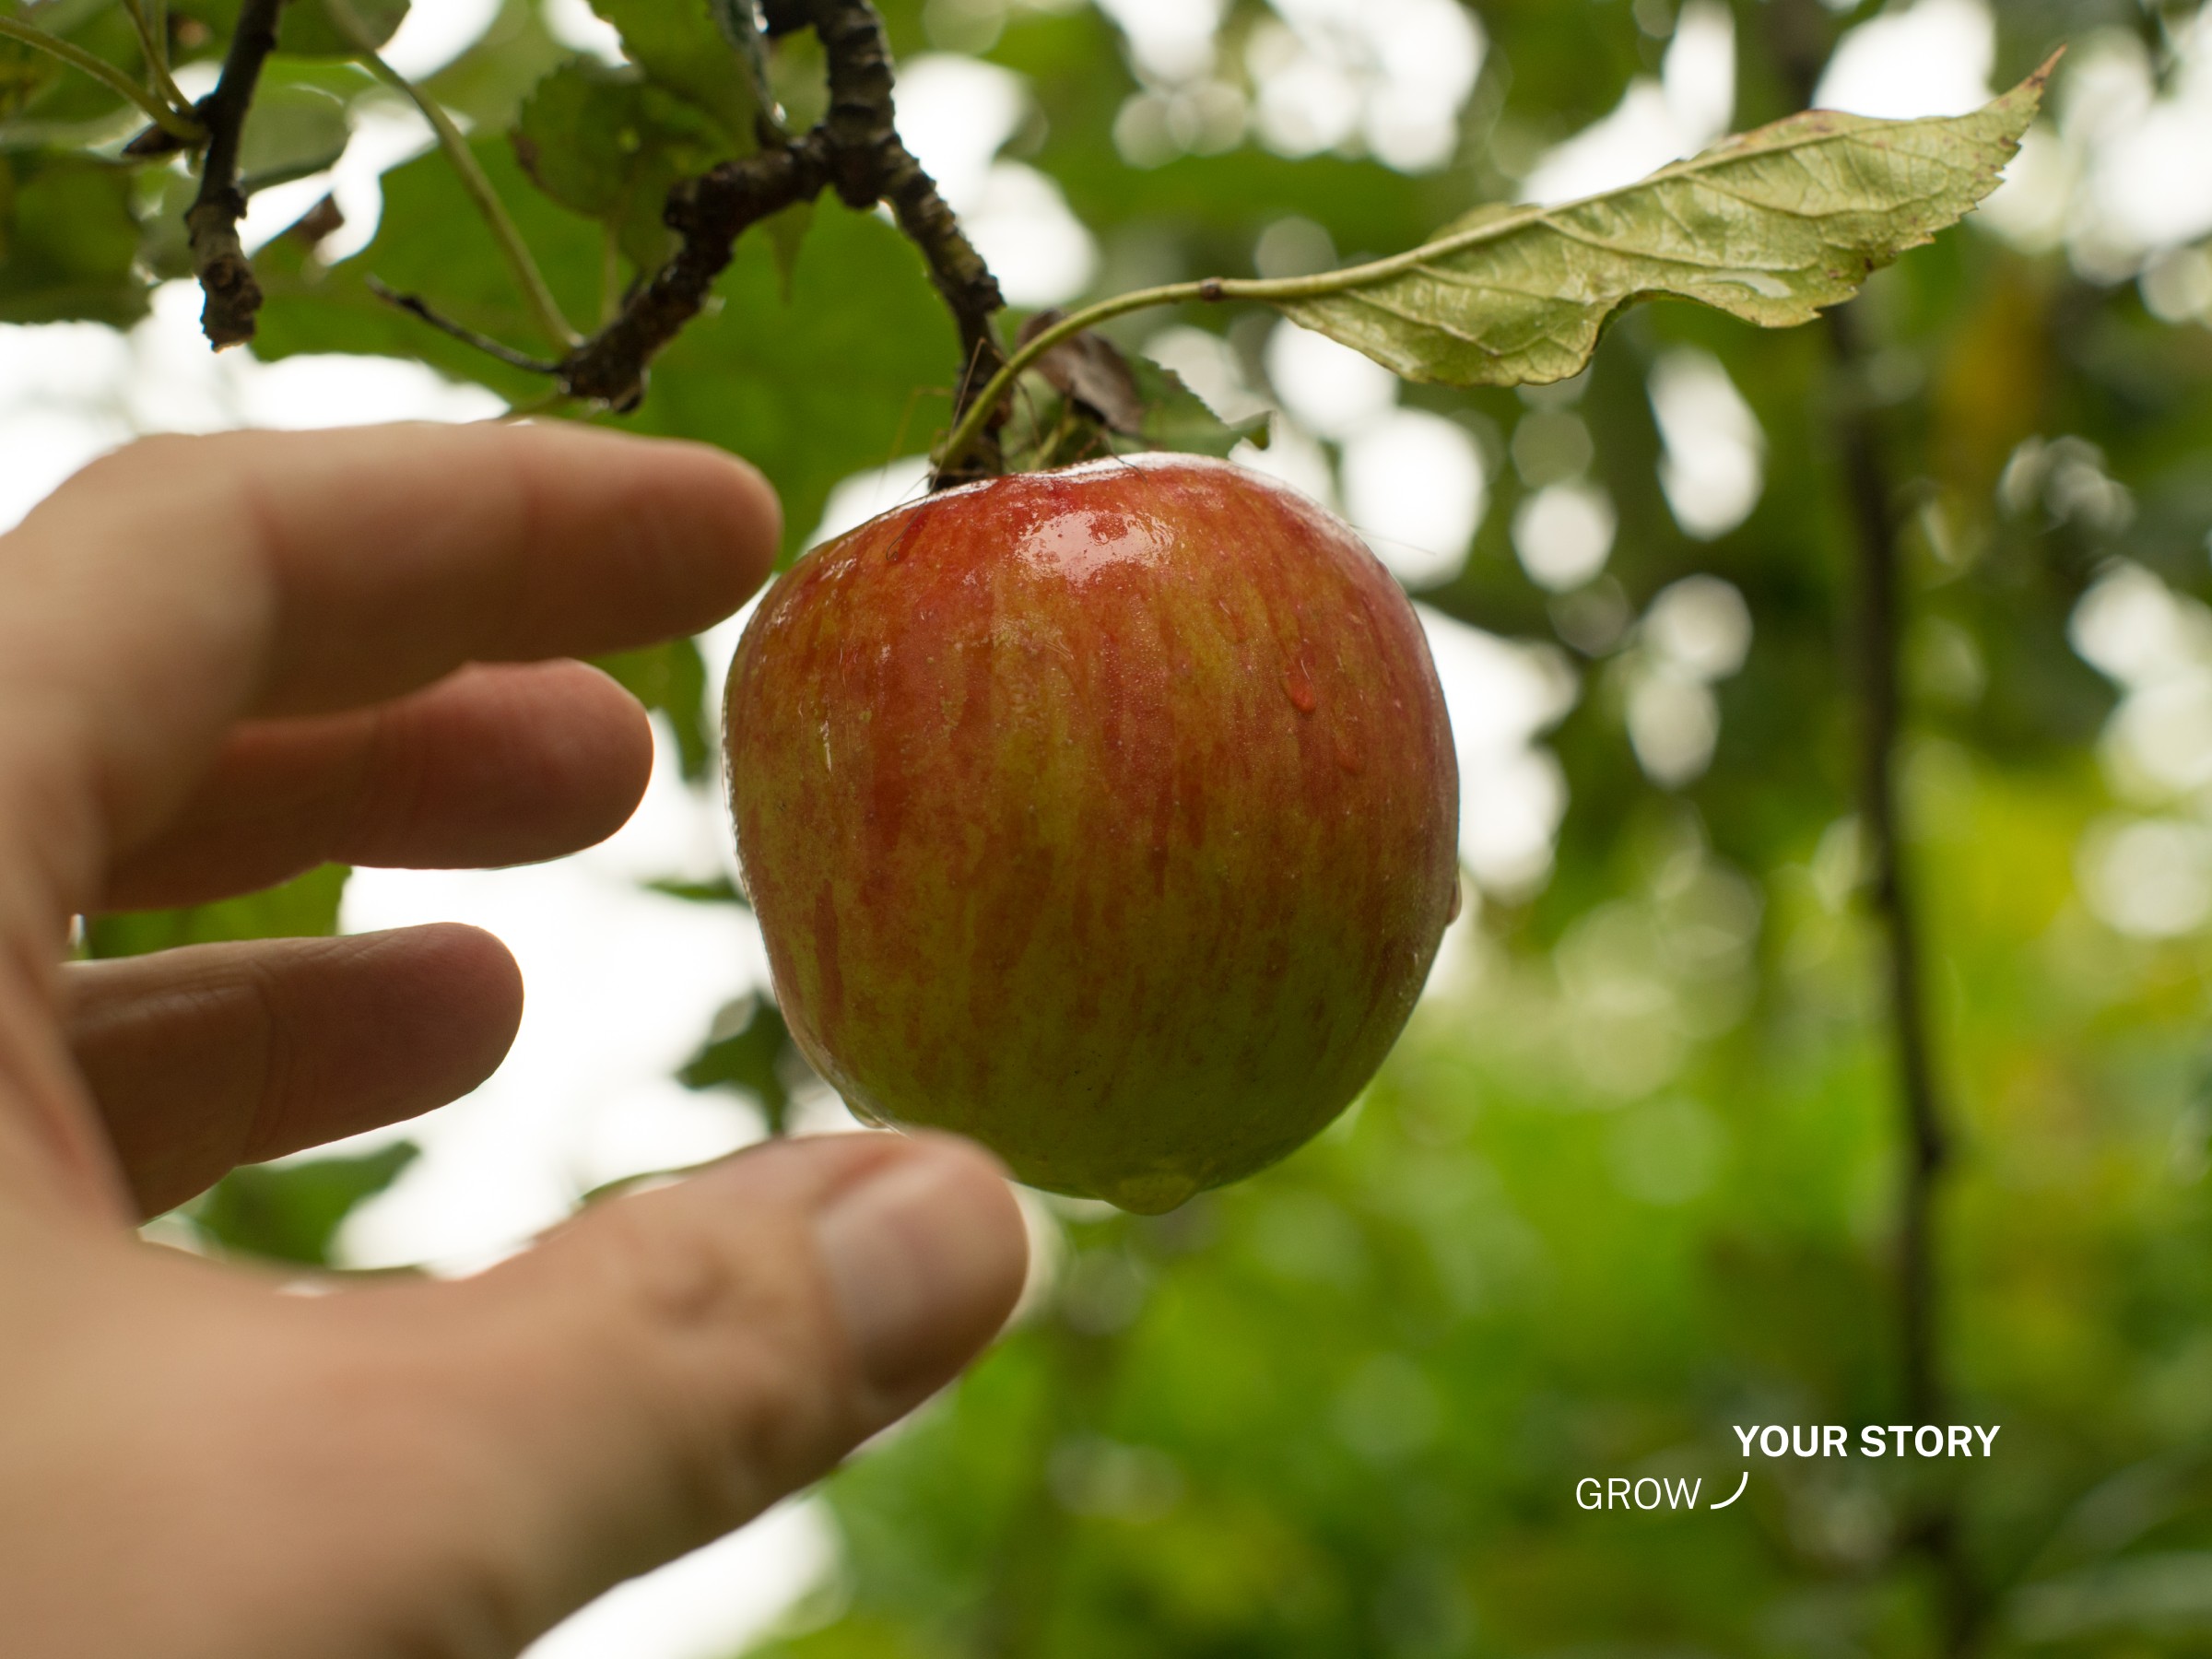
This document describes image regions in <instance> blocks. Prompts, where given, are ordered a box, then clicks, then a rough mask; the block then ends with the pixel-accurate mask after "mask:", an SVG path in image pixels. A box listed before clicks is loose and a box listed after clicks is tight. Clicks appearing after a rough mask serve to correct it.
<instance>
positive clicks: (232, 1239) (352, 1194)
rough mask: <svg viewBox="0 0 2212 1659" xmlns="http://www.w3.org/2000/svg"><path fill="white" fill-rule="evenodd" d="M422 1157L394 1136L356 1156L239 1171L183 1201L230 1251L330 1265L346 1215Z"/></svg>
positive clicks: (190, 1217) (201, 1227)
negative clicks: (333, 1246) (334, 1242)
mask: <svg viewBox="0 0 2212 1659" xmlns="http://www.w3.org/2000/svg"><path fill="white" fill-rule="evenodd" d="M416 1156H417V1148H416V1147H415V1145H414V1144H413V1143H412V1142H410V1141H395V1142H394V1143H393V1144H392V1145H391V1146H389V1147H380V1148H378V1149H377V1150H376V1151H374V1152H363V1153H359V1154H357V1155H354V1156H352V1157H347V1158H313V1159H298V1160H295V1161H292V1162H288V1163H281V1164H256V1165H253V1166H252V1167H251V1168H247V1169H241V1170H234V1171H231V1173H230V1174H229V1175H228V1176H227V1177H225V1178H224V1179H223V1180H222V1181H221V1182H218V1183H217V1185H215V1186H214V1187H213V1188H211V1189H209V1190H208V1191H207V1192H206V1193H204V1194H201V1195H200V1196H199V1197H197V1198H195V1199H194V1200H193V1201H192V1203H190V1204H189V1205H187V1206H185V1207H184V1211H183V1215H184V1218H185V1220H186V1221H187V1222H188V1223H189V1224H190V1225H191V1227H192V1229H193V1230H194V1232H195V1233H197V1234H198V1235H199V1236H200V1237H201V1238H202V1239H204V1240H206V1242H207V1243H209V1244H210V1245H212V1246H214V1247H215V1248H216V1249H218V1250H221V1251H224V1252H227V1253H230V1254H234V1255H245V1256H253V1257H255V1258H258V1259H260V1260H263V1261H270V1262H291V1263H295V1264H297V1265H300V1266H302V1267H327V1266H329V1265H331V1260H330V1249H331V1244H332V1242H333V1241H335V1239H336V1238H337V1236H338V1228H339V1227H340V1226H341V1225H342V1224H343V1223H344V1221H345V1219H346V1218H347V1216H349V1215H351V1214H352V1213H353V1211H354V1209H355V1207H356V1206H359V1205H361V1204H363V1203H365V1202H367V1201H368V1200H369V1199H371V1198H373V1197H375V1196H376V1195H377V1194H379V1193H381V1192H382V1191H383V1190H384V1189H385V1188H386V1187H388V1186H390V1185H391V1184H392V1183H393V1182H394V1181H396V1180H398V1179H399V1177H400V1174H401V1172H402V1171H405V1170H406V1167H407V1166H408V1165H409V1164H411V1163H413V1162H414V1161H415V1159H416Z"/></svg>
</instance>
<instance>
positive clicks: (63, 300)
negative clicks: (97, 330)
mask: <svg viewBox="0 0 2212 1659" xmlns="http://www.w3.org/2000/svg"><path fill="white" fill-rule="evenodd" d="M0 171H5V172H6V173H8V175H9V177H10V180H11V183H12V189H10V188H8V187H4V186H0V323H61V322H70V321H82V322H90V323H109V324H114V325H116V326H117V327H123V326H126V325H128V324H132V323H135V322H136V321H137V320H138V319H139V318H140V317H142V316H144V315H145V314H146V284H145V282H144V281H143V280H142V279H141V278H140V277H138V275H137V273H136V272H135V269H134V264H135V260H136V259H137V256H138V221H137V218H135V216H134V215H133V214H132V212H131V196H132V178H131V171H130V170H129V169H128V168H123V167H116V166H113V165H112V164H110V163H108V162H106V161H102V160H98V159H93V158H90V157H82V156H60V155H54V154H52V153H45V154H37V153H34V154H31V155H19V156H15V157H0ZM11 197H12V200H11V199H10V198H11Z"/></svg>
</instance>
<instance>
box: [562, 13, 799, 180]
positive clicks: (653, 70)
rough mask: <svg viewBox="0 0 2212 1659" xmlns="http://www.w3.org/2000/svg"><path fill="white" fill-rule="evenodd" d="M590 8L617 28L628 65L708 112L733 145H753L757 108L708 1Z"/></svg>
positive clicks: (742, 68)
mask: <svg viewBox="0 0 2212 1659" xmlns="http://www.w3.org/2000/svg"><path fill="white" fill-rule="evenodd" d="M592 9H593V10H594V12H596V13H598V14H599V16H600V17H601V18H604V19H605V20H606V21H607V22H609V23H612V24H613V25H614V26H615V27H616V28H617V29H619V30H620V31H621V34H622V50H623V51H624V52H626V53H629V59H630V61H631V62H632V63H634V64H636V65H638V66H639V67H640V68H641V69H642V70H644V72H645V73H646V74H647V75H648V76H651V77H652V78H653V80H654V81H656V82H658V83H659V84H660V85H662V86H664V87H665V88H668V89H669V90H670V91H672V92H676V93H677V94H680V95H681V96H682V97H684V98H687V99H688V100H690V101H691V102H692V103H694V104H696V105H698V106H699V107H700V109H702V110H704V111H706V112H707V113H708V114H710V115H712V116H713V117H714V119H715V120H716V121H718V122H720V123H721V124H722V128H723V131H724V135H726V136H727V137H728V138H729V140H730V142H731V143H732V144H734V145H735V146H736V147H738V149H740V150H741V151H749V150H751V149H753V148H754V147H755V142H754V135H753V123H754V120H755V118H756V117H757V116H758V115H759V114H760V112H761V106H760V103H759V100H758V99H756V98H755V97H754V95H753V91H752V87H751V81H750V78H749V76H747V73H746V68H745V65H743V64H742V63H740V62H739V61H738V58H737V55H736V53H734V52H733V51H732V50H731V49H730V44H729V42H728V41H725V40H724V38H723V34H722V30H721V29H718V28H716V27H715V24H714V19H713V18H712V16H710V15H709V12H708V9H707V0H592Z"/></svg>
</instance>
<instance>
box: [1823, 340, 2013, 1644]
mask: <svg viewBox="0 0 2212 1659" xmlns="http://www.w3.org/2000/svg"><path fill="white" fill-rule="evenodd" d="M1826 322H1827V325H1828V333H1829V338H1830V341H1831V342H1832V344H1833V346H1834V347H1835V353H1836V358H1837V361H1838V363H1839V364H1840V366H1841V367H1842V368H1843V369H1845V370H1846V371H1853V370H1855V369H1856V368H1857V367H1858V366H1859V365H1860V363H1861V361H1862V360H1863V353H1862V351H1861V348H1860V345H1859V341H1858V331H1857V328H1856V325H1855V323H1854V321H1853V317H1852V315H1851V313H1850V312H1848V311H1834V312H1829V313H1828V315H1827V319H1826ZM1852 378H1853V380H1855V379H1856V376H1855V375H1853V376H1852ZM1845 395H1846V397H1847V398H1848V399H1849V401H1848V402H1847V403H1846V405H1845V406H1844V407H1843V408H1842V409H1841V411H1840V412H1839V414H1838V418H1837V432H1836V438H1837V443H1838V448H1839V450H1840V453H1841V459H1842V465H1843V481H1844V487H1845V490H1846V493H1847V495H1848V498H1849V499H1848V506H1849V510H1850V513H1851V523H1852V528H1853V543H1854V558H1853V587H1854V589H1855V606H1854V609H1855V616H1854V618H1853V624H1854V626H1853V659H1854V668H1855V678H1856V680H1857V682H1858V684H1857V689H1858V695H1859V724H1858V759H1857V771H1858V815H1859V829H1860V834H1861V836H1862V838H1863V841H1864V845H1865V868H1866V880H1865V900H1866V905H1867V909H1868V910H1869V912H1871V913H1872V916H1873V919H1874V923H1875V926H1876V927H1877V930H1878V931H1879V933H1880V935H1881V950H1882V969H1883V981H1884V984H1883V991H1884V995H1885V999H1886V1003H1887V1008H1888V1024H1889V1041H1890V1047H1891V1063H1892V1065H1894V1066H1895V1068H1896V1073H1895V1075H1896V1078H1897V1091H1898V1099H1899V1103H1900V1107H1901V1115H1902V1118H1903V1123H1902V1124H1901V1128H1902V1131H1903V1134H1902V1137H1901V1138H1902V1146H1901V1153H1902V1157H1901V1163H1902V1168H1901V1170H1900V1196H1899V1205H1898V1231H1897V1264H1896V1272H1897V1298H1898V1357H1899V1365H1900V1383H1901V1386H1900V1393H1901V1395H1902V1398H1901V1400H1900V1413H1901V1415H1902V1416H1903V1418H1904V1419H1905V1420H1906V1421H1908V1422H1914V1423H1940V1422H1945V1421H1947V1420H1948V1411H1947V1403H1946V1390H1945V1387H1944V1382H1943V1370H1942V1354H1941V1352H1940V1347H1939V1343H1938V1336H1937V1333H1938V1329H1939V1319H1938V1314H1939V1312H1940V1309H1939V1303H1938V1297H1937V1290H1938V1275H1937V1263H1936V1222H1937V1216H1936V1204H1937V1199H1938V1197H1939V1195H1940V1186H1941V1182H1942V1176H1943V1172H1944V1170H1945V1168H1946V1167H1947V1164H1948V1163H1949V1161H1950V1138H1949V1135H1948V1134H1947V1130H1946V1127H1945V1124H1946V1121H1947V1113H1946V1112H1945V1110H1944V1105H1943V1099H1942V1094H1941V1091H1940V1089H1939V1088H1938V1087H1937V1085H1936V1081H1935V1058H1934V1050H1933V1043H1932V1041H1931V1040H1930V1036H1929V1031H1928V1013H1927V996H1926V990H1925V984H1924V975H1923V971H1922V970H1923V964H1924V951H1923V947H1922V935H1921V924H1920V915H1919V912H1918V911H1917V910H1916V909H1915V908H1914V904H1913V889H1912V883H1911V880H1910V878H1909V877H1908V874H1907V871H1906V869H1905V863H1904V853H1903V847H1902V841H1903V831H1902V829H1901V814H1900V811H1899V808H1898V802H1897V759H1898V748H1899V739H1900V733H1901V730H1902V726H1903V697H1902V692H1901V688H1900V673H1899V667H1898V638H1899V635H1900V632H1901V630H1902V627H1903V616H1902V609H1903V607H1902V603H1901V600H1900V595H1899V564H1900V560H1899V557H1898V552H1899V549H1898V535H1897V516H1896V508H1895V492H1894V489H1893V487H1892V485H1891V482H1890V479H1889V476H1888V469H1887V467H1885V466H1884V465H1883V462H1882V456H1881V449H1880V434H1879V432H1878V431H1877V427H1876V422H1875V419H1874V417H1873V415H1872V413H1871V412H1870V411H1869V410H1868V409H1867V407H1866V406H1865V403H1864V401H1863V399H1862V396H1861V394H1859V393H1858V391H1857V388H1856V387H1855V386H1853V387H1850V388H1848V389H1847V391H1846V394H1845ZM1957 1531H1958V1529H1957V1524H1956V1516H1955V1514H1954V1512H1953V1511H1952V1510H1951V1508H1950V1506H1949V1504H1948V1503H1947V1502H1942V1501H1937V1502H1935V1503H1933V1504H1931V1505H1930V1506H1929V1507H1928V1508H1926V1509H1925V1510H1924V1511H1923V1512H1922V1513H1920V1514H1919V1515H1918V1516H1917V1517H1915V1518H1914V1520H1913V1521H1912V1524H1911V1526H1910V1528H1909V1535H1910V1536H1911V1538H1912V1542H1913V1543H1914V1544H1916V1545H1917V1546H1918V1547H1920V1548H1921V1549H1923V1550H1924V1551H1925V1552H1926V1554H1927V1556H1928V1558H1929V1559H1930V1560H1931V1561H1932V1563H1933V1564H1934V1566H1935V1572H1936V1578H1937V1582H1938V1584H1939V1587H1940V1590H1941V1594H1942V1601H1943V1607H1944V1618H1945V1623H1946V1626H1947V1629H1946V1645H1945V1649H1944V1651H1945V1652H1946V1653H1952V1654H1964V1653H1970V1652H1971V1651H1972V1649H1973V1646H1974V1642H1975V1632H1976V1630H1977V1628H1978V1626H1979V1624H1980V1621H1981V1599H1982V1598H1981V1596H1980V1594H1979V1592H1978V1591H1977V1590H1976V1588H1975V1585H1974V1580H1973V1574H1972V1571H1971V1569H1970V1567H1969V1566H1968V1564H1967V1561H1966V1559H1965V1558H1964V1557H1963V1556H1962V1555H1961V1554H1960V1552H1959V1541H1958V1535H1957Z"/></svg>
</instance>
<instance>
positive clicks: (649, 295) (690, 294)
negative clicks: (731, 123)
mask: <svg viewBox="0 0 2212 1659" xmlns="http://www.w3.org/2000/svg"><path fill="white" fill-rule="evenodd" d="M829 182H830V161H829V154H828V147H827V146H826V145H825V144H824V143H823V141H822V138H821V135H820V131H819V129H817V130H816V131H815V132H812V133H808V134H806V135H805V136H804V137H801V138H796V139H794V140H793V141H792V142H791V143H790V144H788V145H784V146H782V147H775V148H771V149H764V150H761V151H759V153H758V154H755V155H750V156H747V157H746V158H745V159H742V160H738V161H725V162H724V163H723V164H722V165H721V166H719V167H716V168H714V169H713V170H712V171H710V172H708V173H706V174H705V175H704V176H703V177H700V178H697V179H689V180H686V181H685V182H682V183H680V184H678V185H677V187H676V188H675V189H674V190H672V191H670V192H669V193H668V206H667V210H666V212H665V214H664V215H663V216H662V217H663V218H665V221H666V223H667V225H668V228H669V229H671V230H674V231H675V232H676V233H677V239H678V241H677V250H676V252H675V253H673V254H672V255H670V256H669V259H668V262H667V264H665V265H663V266H662V267H661V268H660V269H659V270H658V271H656V272H654V273H653V280H652V281H651V282H648V283H646V284H645V285H644V286H642V287H641V288H639V289H638V290H637V292H636V293H634V294H633V295H631V296H630V299H629V302H628V303H627V304H625V305H624V306H623V308H622V311H621V313H620V314H619V315H618V316H617V317H616V318H615V320H614V321H613V322H611V323H609V324H607V325H606V327H604V328H602V329H601V330H600V331H599V332H598V333H597V334H595V335H592V336H591V338H589V339H587V340H585V341H584V342H583V344H582V345H581V346H579V347H576V349H575V350H573V351H571V353H570V354H569V356H568V357H567V359H565V360H564V361H563V362H562V363H561V365H560V384H561V390H562V391H564V392H566V393H567V394H569V395H570V396H571V397H583V398H589V399H592V400H593V401H594V402H597V403H604V404H607V405H610V406H613V407H615V408H617V409H629V408H634V407H636V406H637V403H638V400H639V399H640V398H641V397H642V396H643V395H644V394H645V369H646V366H647V365H648V364H649V363H651V362H652V361H653V358H654V357H655V356H657V355H658V354H659V353H660V351H661V349H662V347H665V346H666V345H667V344H668V342H669V341H671V340H673V339H675V338H676V336H677V334H678V333H679V332H681V330H682V329H683V326H684V324H687V323H688V322H690V321H691V319H692V318H693V317H696V316H697V315H698V314H699V312H700V308H701V307H703V306H704V305H705V304H706V302H707V295H708V293H709V291H710V290H712V288H713V286H714V279H715V278H716V277H719V276H721V275H722V273H723V270H724V267H725V266H727V265H729V263H730V257H731V254H732V253H734V252H735V243H736V241H737V238H738V235H739V234H740V233H741V232H742V231H744V230H745V229H746V228H747V226H749V225H753V224H756V223H758V222H759V220H761V219H764V218H767V217H768V216H769V215H770V214H771V213H775V212H777V211H779V210H780V209H782V208H784V207H788V206H792V205H793V204H794V203H797V202H810V201H812V200H813V199H814V198H815V197H816V196H818V195H819V194H821V193H822V191H823V189H824V188H825V187H826V186H827V185H828V184H829Z"/></svg>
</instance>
